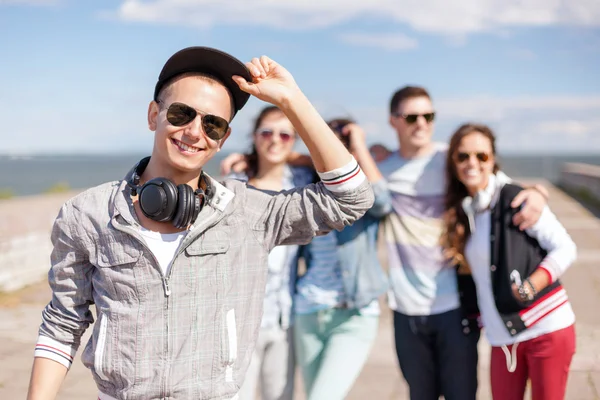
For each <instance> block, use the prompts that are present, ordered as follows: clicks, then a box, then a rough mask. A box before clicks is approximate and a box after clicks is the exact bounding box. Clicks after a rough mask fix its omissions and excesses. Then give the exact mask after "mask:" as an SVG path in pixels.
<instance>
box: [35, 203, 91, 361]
mask: <svg viewBox="0 0 600 400" xmlns="http://www.w3.org/2000/svg"><path fill="white" fill-rule="evenodd" d="M77 227H78V226H77V218H76V217H75V216H74V209H73V206H72V205H71V204H70V203H69V202H67V203H66V204H65V205H64V206H63V207H62V208H61V210H60V213H59V215H58V217H57V218H56V220H55V222H54V226H53V228H52V235H51V240H52V245H53V249H52V254H51V257H50V261H51V268H50V271H49V273H48V282H49V284H50V288H51V289H52V300H51V301H50V303H48V305H47V306H46V308H45V309H44V311H43V312H42V324H41V326H40V329H39V337H38V341H37V344H36V347H35V352H34V356H35V357H44V358H50V359H52V360H54V361H57V362H59V363H61V364H63V365H64V366H65V367H67V368H69V367H70V366H71V363H72V361H73V357H74V356H75V353H76V352H77V349H78V348H79V344H80V341H81V336H82V335H83V333H84V332H85V330H86V329H87V327H88V326H89V325H90V323H93V322H94V319H93V316H92V314H91V312H90V309H89V307H90V304H92V271H93V266H92V265H91V264H90V262H89V258H88V256H87V252H86V251H85V248H86V247H85V246H83V244H82V242H81V236H80V235H78V234H77Z"/></svg>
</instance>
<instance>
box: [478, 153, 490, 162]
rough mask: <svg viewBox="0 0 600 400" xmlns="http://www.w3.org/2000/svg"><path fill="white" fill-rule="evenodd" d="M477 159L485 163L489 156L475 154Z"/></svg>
mask: <svg viewBox="0 0 600 400" xmlns="http://www.w3.org/2000/svg"><path fill="white" fill-rule="evenodd" d="M477 159H478V160H479V161H481V162H486V161H487V160H489V159H490V156H489V155H488V154H487V153H477Z"/></svg>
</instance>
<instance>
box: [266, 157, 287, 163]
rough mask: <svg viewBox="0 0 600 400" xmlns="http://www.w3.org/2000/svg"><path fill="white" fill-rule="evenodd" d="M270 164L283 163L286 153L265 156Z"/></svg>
mask: <svg viewBox="0 0 600 400" xmlns="http://www.w3.org/2000/svg"><path fill="white" fill-rule="evenodd" d="M265 159H266V160H267V161H268V162H269V163H270V164H284V163H285V162H286V161H287V155H271V156H267V157H265Z"/></svg>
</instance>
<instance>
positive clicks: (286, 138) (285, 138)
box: [279, 133, 292, 142]
mask: <svg viewBox="0 0 600 400" xmlns="http://www.w3.org/2000/svg"><path fill="white" fill-rule="evenodd" d="M279 138H280V139H281V141H282V142H289V141H290V140H291V139H292V135H290V134H289V133H280V134H279Z"/></svg>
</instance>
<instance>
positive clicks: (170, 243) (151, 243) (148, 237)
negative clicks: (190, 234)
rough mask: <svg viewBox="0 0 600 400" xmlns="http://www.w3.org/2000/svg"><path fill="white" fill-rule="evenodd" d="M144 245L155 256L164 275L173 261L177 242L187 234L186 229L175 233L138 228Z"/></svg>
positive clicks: (177, 245)
mask: <svg viewBox="0 0 600 400" xmlns="http://www.w3.org/2000/svg"><path fill="white" fill-rule="evenodd" d="M140 234H141V235H142V237H143V238H144V241H145V242H146V245H147V246H148V248H149V249H150V251H151V252H152V254H154V257H156V260H157V261H158V264H159V265H160V269H161V270H162V273H163V275H164V276H166V275H167V273H168V272H169V271H168V268H169V265H170V264H171V261H173V257H174V256H175V252H176V251H177V248H178V247H179V244H180V243H181V241H182V240H183V238H184V237H185V235H186V234H187V231H183V232H176V233H160V232H154V231H150V230H148V229H146V228H144V227H142V228H141V229H140Z"/></svg>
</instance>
